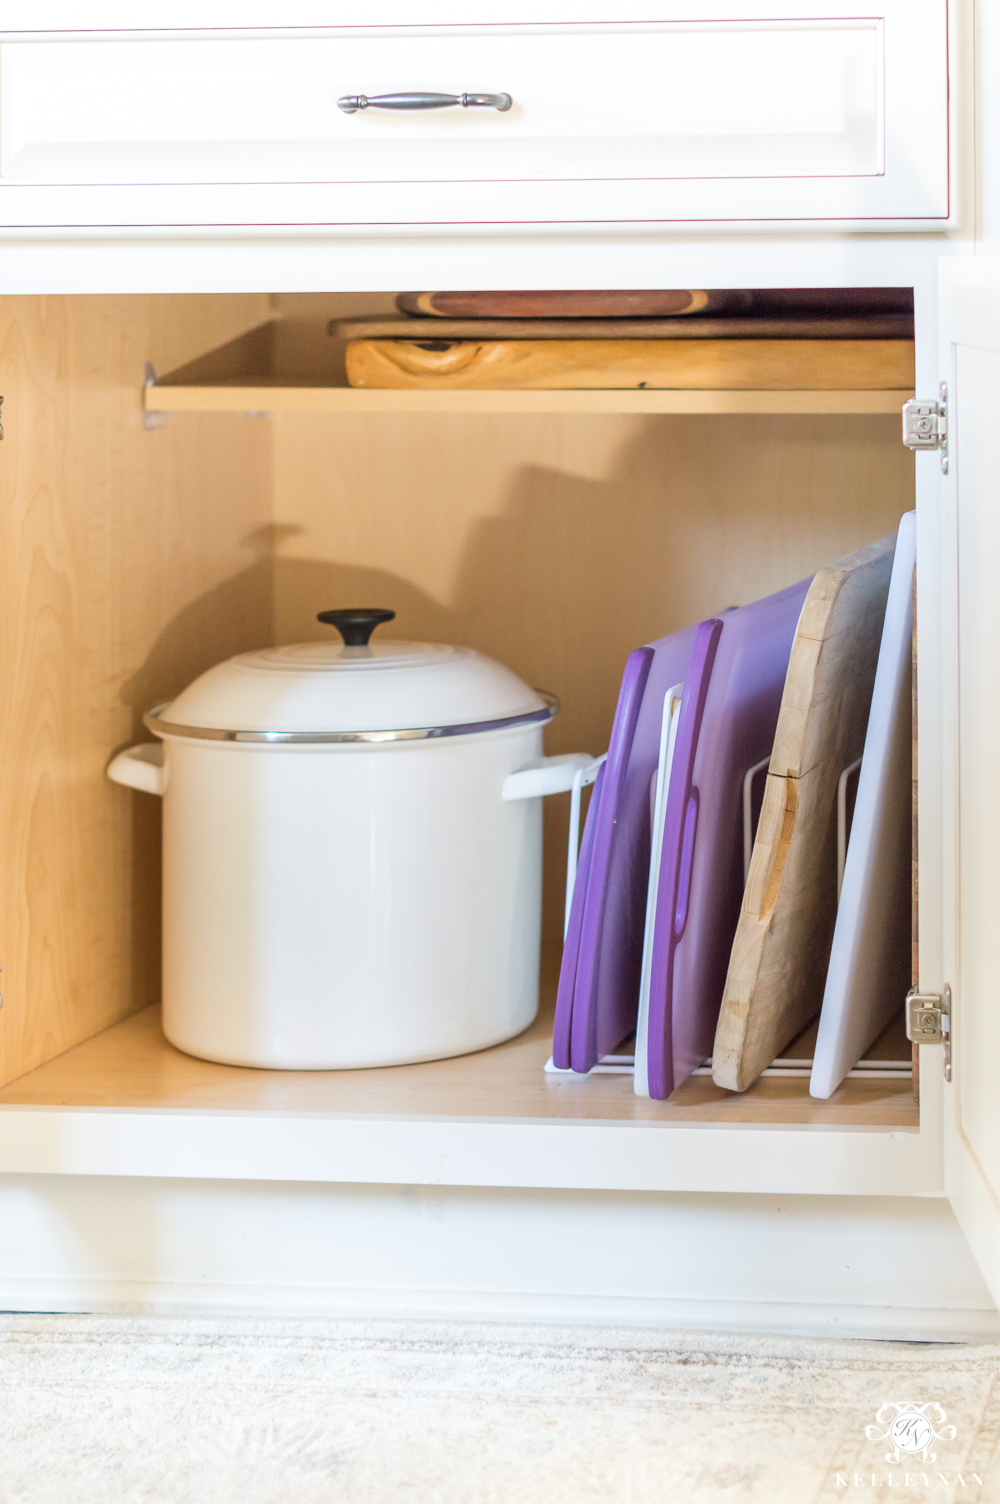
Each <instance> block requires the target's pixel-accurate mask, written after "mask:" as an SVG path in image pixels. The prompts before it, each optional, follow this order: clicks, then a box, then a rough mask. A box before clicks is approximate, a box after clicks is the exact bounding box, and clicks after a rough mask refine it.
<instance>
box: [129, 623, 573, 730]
mask: <svg viewBox="0 0 1000 1504" xmlns="http://www.w3.org/2000/svg"><path fill="white" fill-rule="evenodd" d="M394 616H395V612H393V611H386V610H376V609H370V610H369V609H365V610H361V609H358V610H345V611H323V612H321V613H320V616H319V618H318V619H319V620H320V621H322V622H325V623H328V624H329V625H332V626H335V627H336V628H337V629H338V631H339V632H340V634H341V638H342V639H343V640H342V641H334V640H330V641H327V642H301V643H295V644H293V645H291V646H289V647H278V648H262V649H258V650H257V651H255V652H250V653H238V654H237V655H236V657H235V658H230V659H228V660H227V661H226V662H225V663H219V664H216V666H215V667H214V668H210V669H209V670H208V671H207V672H206V673H204V674H202V675H200V677H199V678H197V679H195V680H194V682H193V683H192V684H189V685H188V687H187V689H185V690H182V692H181V693H180V694H179V695H178V696H177V698H176V699H175V700H174V701H173V702H172V703H170V704H167V705H163V706H157V707H156V709H155V710H154V711H153V712H151V713H150V716H149V717H148V719H147V724H148V725H149V726H150V729H152V730H154V731H156V732H157V734H159V735H167V736H169V735H178V736H185V735H193V736H196V737H205V736H212V735H213V734H214V735H215V736H216V737H217V738H218V739H223V740H249V741H257V740H264V741H271V740H275V741H287V740H300V739H301V740H304V741H319V740H330V741H336V740H348V741H350V740H368V739H371V740H388V739H396V738H399V737H401V736H414V737H417V736H434V735H438V736H441V735H453V736H454V735H457V734H459V733H461V732H463V731H464V732H472V731H476V730H487V729H490V728H492V727H493V726H494V725H504V724H507V723H517V722H521V721H529V720H539V721H542V720H548V719H549V717H550V716H552V715H554V714H555V708H556V702H555V701H554V699H553V697H552V696H551V695H546V694H544V692H542V693H539V692H538V691H536V690H533V689H531V688H529V686H528V685H527V684H525V683H524V681H523V680H522V679H519V678H518V677H517V675H516V674H514V673H512V672H511V670H510V669H508V668H504V666H503V664H501V663H497V662H496V661H495V660H494V659H493V658H487V657H486V656H485V655H484V654H482V653H477V652H475V651H474V649H472V648H463V647H449V646H446V645H444V644H441V643H430V642H400V641H392V640H383V641H374V642H372V641H371V640H370V639H371V635H372V632H373V631H374V629H375V628H376V627H377V626H378V625H379V623H380V622H384V621H390V620H392V618H393V617H394ZM383 733H388V735H384V734H383Z"/></svg>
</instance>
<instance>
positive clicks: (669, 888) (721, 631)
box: [647, 580, 811, 1099]
mask: <svg viewBox="0 0 1000 1504" xmlns="http://www.w3.org/2000/svg"><path fill="white" fill-rule="evenodd" d="M810 583H811V581H810V580H801V581H800V582H799V583H798V584H797V585H790V586H789V587H788V589H787V590H781V591H779V592H778V593H777V594H776V595H769V596H767V597H766V598H765V599H764V600H762V601H755V602H754V603H753V604H752V605H750V606H741V607H740V608H739V609H738V610H736V611H727V612H725V613H724V615H723V616H722V617H719V618H715V619H713V620H711V621H707V622H702V623H701V625H700V626H699V627H698V629H697V635H696V637H695V643H694V647H693V648H692V652H691V664H690V668H689V671H688V674H687V676H686V678H685V682H684V695H683V698H682V700H681V710H680V718H679V720H678V723H677V742H676V746H675V749H674V760H673V764H672V767H671V772H670V787H669V789H668V791H667V808H666V814H665V819H664V830H663V851H662V854H661V858H660V876H659V885H658V889H657V899H656V920H655V926H654V932H653V956H652V969H651V975H650V992H649V1025H648V1038H647V1061H648V1080H649V1094H650V1096H651V1097H656V1098H659V1099H663V1098H664V1097H669V1095H670V1093H671V1092H672V1091H673V1090H674V1089H675V1087H677V1086H679V1085H680V1083H681V1082H682V1081H684V1080H686V1078H687V1077H688V1076H689V1075H690V1074H691V1072H692V1071H693V1070H694V1068H695V1066H697V1065H699V1064H700V1063H701V1061H702V1060H703V1059H704V1058H705V1057H706V1056H708V1055H709V1054H711V1051H712V1042H713V1039H714V1035H715V1026H716V1022H717V1019H718V1014H719V1005H720V1003H721V1000H722V993H723V989H724V987H725V981H726V971H727V969H728V966H729V953H730V950H731V948H732V943H733V936H734V935H735V933H736V925H737V921H738V919H739V913H740V904H741V902H742V898H743V886H744V883H743V820H742V802H743V778H744V775H745V773H746V772H747V769H748V768H751V767H753V766H754V764H755V763H758V762H760V761H761V760H762V759H763V758H765V757H768V756H769V755H770V753H771V749H772V746H773V744H774V733H775V728H776V726H777V723H778V710H779V707H780V705H781V695H782V691H783V689H784V685H785V674H786V672H787V669H788V658H789V655H790V653H791V650H792V640H793V638H794V636H795V628H796V625H797V623H798V619H799V613H800V612H801V610H802V603H803V601H804V600H805V597H806V592H807V591H808V589H809V585H810Z"/></svg>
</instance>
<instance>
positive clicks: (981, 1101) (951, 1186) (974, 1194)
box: [941, 257, 1000, 1300]
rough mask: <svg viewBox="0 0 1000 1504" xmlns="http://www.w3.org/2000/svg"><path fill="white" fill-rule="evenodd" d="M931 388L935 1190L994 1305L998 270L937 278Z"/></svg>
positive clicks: (999, 1136)
mask: <svg viewBox="0 0 1000 1504" xmlns="http://www.w3.org/2000/svg"><path fill="white" fill-rule="evenodd" d="M941 305H942V306H941V374H942V377H943V378H944V379H945V380H946V382H947V390H948V405H949V424H950V428H951V433H950V436H949V447H950V449H951V453H950V455H949V465H948V478H947V484H946V487H945V496H944V503H945V510H944V525H945V526H944V537H945V540H946V544H947V549H948V552H947V556H946V557H947V564H946V571H945V582H946V588H947V589H948V596H947V597H946V601H947V605H946V616H945V620H946V622H947V624H948V634H947V638H946V647H945V652H946V659H945V663H946V680H947V683H948V686H949V690H950V694H949V701H948V703H947V705H946V712H945V713H946V720H947V724H948V725H949V727H950V728H951V730H952V737H951V739H950V740H949V741H948V742H946V748H947V750H948V752H949V753H950V758H949V762H948V764H946V766H947V769H948V773H949V774H950V776H949V777H948V778H947V779H946V784H945V786H946V789H947V790H948V791H949V792H950V794H951V799H952V801H953V802H952V808H951V820H950V821H949V822H948V823H949V827H950V830H951V834H952V843H951V845H950V846H949V848H948V849H947V850H946V863H947V866H948V868H949V869H950V871H951V873H952V874H953V886H952V890H951V893H950V895H949V902H948V909H949V911H950V913H949V917H950V919H951V921H952V927H953V929H952V933H953V942H952V954H951V956H950V958H949V960H950V965H949V966H948V975H949V976H950V978H951V979H952V985H953V989H954V1013H955V1017H954V1029H953V1041H952V1055H953V1081H952V1084H951V1085H950V1087H948V1088H947V1089H946V1093H945V1112H944V1145H945V1187H946V1190H947V1192H948V1195H949V1198H950V1199H951V1201H952V1204H953V1205H954V1207H955V1210H956V1212H957V1214H958V1218H959V1221H960V1223H961V1225H962V1228H963V1230H964V1232H965V1234H966V1236H967V1237H968V1239H969V1242H970V1244H971V1245H972V1249H973V1252H974V1253H975V1255H976V1257H977V1259H978V1260H979V1263H980V1266H981V1268H982V1270H983V1273H984V1275H985V1277H986V1280H987V1282H988V1284H989V1285H990V1288H991V1290H992V1292H993V1294H994V1296H995V1297H996V1298H997V1299H998V1300H1000V1211H998V1205H1000V1109H998V1101H997V1091H996V1065H997V1060H998V1058H1000V1013H998V1011H997V1008H996V996H995V994H996V980H995V976H996V956H995V950H996V916H997V909H998V904H1000V872H998V868H997V861H996V848H997V838H998V832H1000V787H998V784H997V759H996V746H997V738H998V736H1000V714H998V701H997V693H996V683H997V671H996V663H997V654H996V644H997V635H998V632H1000V611H998V603H997V591H996V570H997V561H998V557H1000V477H998V472H997V464H996V414H997V408H998V405H1000V261H997V260H993V259H991V258H989V259H979V258H970V259H969V260H966V259H965V258H964V257H963V258H958V257H956V258H954V259H949V260H947V261H943V262H942V265H941Z"/></svg>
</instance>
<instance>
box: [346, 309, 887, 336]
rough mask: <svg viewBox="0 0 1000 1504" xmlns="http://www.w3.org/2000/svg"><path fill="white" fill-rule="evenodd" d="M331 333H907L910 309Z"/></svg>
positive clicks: (391, 322)
mask: <svg viewBox="0 0 1000 1504" xmlns="http://www.w3.org/2000/svg"><path fill="white" fill-rule="evenodd" d="M327 333H328V334H329V336H330V338H331V339H337V340H341V339H342V340H352V339H415V340H420V339H475V340H478V339H912V338H913V315H912V314H911V313H877V314H825V315H823V314H805V313H803V314H797V315H794V316H793V315H790V314H767V315H763V314H753V313H745V314H732V315H727V314H713V315H712V316H711V317H710V318H699V317H697V316H695V317H688V318H683V319H622V318H619V319H509V318H508V319H451V318H449V319H446V318H437V319H435V320H434V322H433V324H430V323H429V322H428V320H427V319H418V318H407V317H405V316H404V315H401V314H397V315H395V317H393V316H392V315H390V316H389V317H388V318H371V319H331V320H330V322H329V324H328V325H327Z"/></svg>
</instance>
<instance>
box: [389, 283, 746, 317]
mask: <svg viewBox="0 0 1000 1504" xmlns="http://www.w3.org/2000/svg"><path fill="white" fill-rule="evenodd" d="M751 300H752V294H751V293H750V292H743V291H741V290H739V289H733V290H730V289H722V290H719V291H707V290H705V289H703V288H688V287H677V288H660V289H656V288H594V289H592V290H590V291H585V290H580V289H576V288H568V287H562V288H551V289H541V290H538V289H530V290H524V289H522V290H520V291H512V292H401V293H399V295H398V296H397V298H396V307H397V308H398V309H399V310H400V312H401V313H411V314H422V315H423V316H424V317H427V316H428V315H430V316H431V317H434V316H438V317H443V318H464V319H470V318H471V319H475V318H494V319H496V318H521V319H525V318H575V319H581V318H584V319H585V318H642V317H647V318H648V317H651V316H652V317H656V316H660V317H663V316H668V317H671V316H672V317H676V316H677V315H678V314H680V315H684V314H690V313H708V312H712V311H714V310H716V309H719V310H723V309H724V310H727V311H728V310H730V309H739V308H747V307H749V306H750V303H751Z"/></svg>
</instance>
